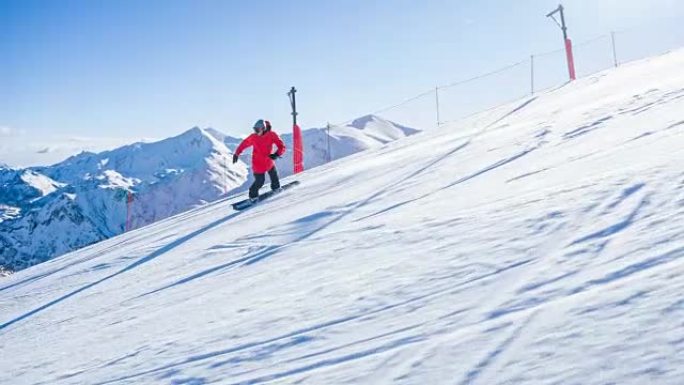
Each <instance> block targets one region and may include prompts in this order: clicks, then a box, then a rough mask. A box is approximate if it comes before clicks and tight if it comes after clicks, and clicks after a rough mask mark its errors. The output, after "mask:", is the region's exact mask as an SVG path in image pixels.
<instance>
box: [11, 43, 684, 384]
mask: <svg viewBox="0 0 684 385" xmlns="http://www.w3.org/2000/svg"><path fill="white" fill-rule="evenodd" d="M682 68H684V51H682V50H679V51H675V52H672V53H669V54H666V55H663V56H659V57H654V58H651V59H648V60H643V61H639V62H634V63H630V64H627V65H624V66H622V67H620V68H619V69H617V70H611V71H608V72H604V73H600V74H598V75H595V76H592V77H589V78H585V79H581V80H579V81H577V82H574V83H573V84H570V85H566V86H564V87H561V88H558V89H556V90H552V91H549V92H547V93H544V94H540V95H538V96H535V97H530V98H528V99H525V100H521V101H518V102H516V103H513V104H511V105H507V106H503V107H500V108H496V109H493V110H490V111H487V112H486V113H482V114H479V115H477V116H475V117H472V118H470V119H468V120H465V121H462V122H459V123H457V124H453V125H450V126H448V127H442V128H440V129H439V130H431V131H428V132H423V133H420V134H417V135H415V136H412V137H409V138H406V139H402V140H399V141H396V142H393V143H390V144H388V145H387V146H385V147H382V148H381V149H378V150H372V151H366V152H364V153H360V154H356V155H353V156H351V157H348V158H346V159H343V160H340V161H337V162H333V163H331V164H329V165H325V166H321V167H319V168H316V169H315V170H311V171H310V172H306V173H304V174H301V175H300V176H298V179H299V180H301V181H302V184H301V185H300V186H299V187H297V188H295V189H292V190H290V191H288V192H286V193H283V194H281V195H278V196H276V197H274V198H273V199H271V200H268V201H266V202H264V203H263V204H260V205H258V206H256V207H254V208H252V209H249V210H247V211H244V212H241V213H235V212H233V211H232V210H231V209H230V203H231V202H232V201H234V200H235V199H237V197H235V198H233V199H228V200H222V201H219V202H215V203H212V204H209V205H207V206H205V207H202V208H199V209H195V210H192V211H189V212H186V213H183V214H180V215H177V216H175V217H172V218H169V219H167V220H164V221H161V222H158V223H155V224H153V225H150V226H148V227H145V228H142V229H139V230H136V231H133V232H131V233H128V234H125V235H123V236H119V237H116V238H112V239H109V240H107V241H103V242H101V243H99V244H96V245H93V246H91V247H88V248H86V249H83V250H79V251H77V252H73V253H70V254H67V255H65V256H62V257H60V258H57V259H55V260H52V261H49V262H46V263H44V264H41V265H39V266H35V267H33V268H29V269H27V270H24V271H21V272H19V273H17V274H14V275H12V276H11V277H9V278H4V279H0V355H1V357H0V383H2V384H12V385H19V384H193V385H199V384H266V383H268V384H315V385H322V384H421V385H422V384H483V385H491V384H582V385H587V384H672V385H677V384H682V383H683V381H684V380H683V379H684V219H683V218H684V217H683V216H684V167H683V166H682V165H684V71H682Z"/></svg>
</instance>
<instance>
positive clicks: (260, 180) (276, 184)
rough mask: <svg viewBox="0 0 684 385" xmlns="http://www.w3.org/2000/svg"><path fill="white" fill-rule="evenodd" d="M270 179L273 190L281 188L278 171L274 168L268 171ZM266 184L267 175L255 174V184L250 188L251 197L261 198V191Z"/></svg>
mask: <svg viewBox="0 0 684 385" xmlns="http://www.w3.org/2000/svg"><path fill="white" fill-rule="evenodd" d="M268 177H269V178H270V179H271V190H277V189H279V188H280V179H279V178H278V170H276V168H275V166H273V167H272V168H271V169H270V170H268ZM264 182H266V174H265V173H264V174H256V173H255V174H254V183H252V185H251V186H250V187H249V197H250V198H256V197H258V196H259V189H260V188H261V187H262V186H263V185H264Z"/></svg>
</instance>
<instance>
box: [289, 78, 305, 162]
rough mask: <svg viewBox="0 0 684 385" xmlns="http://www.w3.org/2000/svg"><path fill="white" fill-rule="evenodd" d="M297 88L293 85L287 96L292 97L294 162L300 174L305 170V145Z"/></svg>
mask: <svg viewBox="0 0 684 385" xmlns="http://www.w3.org/2000/svg"><path fill="white" fill-rule="evenodd" d="M296 92H297V90H296V89H295V88H294V87H292V88H291V89H290V92H288V93H287V96H289V97H290V106H291V107H292V147H293V149H292V161H293V162H292V163H293V165H294V170H293V171H294V173H295V174H298V173H300V172H302V171H304V145H303V143H302V130H301V129H300V128H299V125H298V124H297V99H296V98H295V93H296Z"/></svg>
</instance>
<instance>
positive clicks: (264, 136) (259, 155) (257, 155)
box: [233, 119, 285, 202]
mask: <svg viewBox="0 0 684 385" xmlns="http://www.w3.org/2000/svg"><path fill="white" fill-rule="evenodd" d="M274 144H275V145H276V147H277V150H276V152H273V153H272V151H273V145H274ZM250 146H252V172H253V173H254V183H252V185H251V186H250V187H249V199H250V200H252V201H253V202H255V201H256V200H257V199H258V198H259V189H260V188H261V187H262V186H263V185H264V182H265V181H266V173H268V177H269V178H270V179H271V190H273V191H274V192H277V191H279V190H280V180H279V178H278V170H277V169H276V167H275V162H274V160H276V159H278V158H280V157H281V156H283V154H284V153H285V143H283V141H282V139H280V137H279V136H278V134H276V133H275V132H274V131H271V122H269V121H268V120H264V119H259V120H257V121H256V123H254V133H253V134H251V135H249V136H248V137H247V138H245V140H243V141H242V143H240V145H239V146H238V148H237V149H236V150H235V154H234V155H233V163H236V162H237V161H238V157H239V156H240V154H241V153H242V151H244V150H245V149H246V148H247V147H250Z"/></svg>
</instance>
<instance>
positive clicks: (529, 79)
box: [327, 26, 684, 158]
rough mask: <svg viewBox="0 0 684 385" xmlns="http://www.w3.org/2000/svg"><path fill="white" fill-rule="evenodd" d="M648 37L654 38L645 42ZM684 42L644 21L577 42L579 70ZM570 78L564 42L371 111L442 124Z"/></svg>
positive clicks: (422, 124)
mask: <svg viewBox="0 0 684 385" xmlns="http://www.w3.org/2000/svg"><path fill="white" fill-rule="evenodd" d="M664 35H668V36H667V38H664ZM644 42H646V43H650V42H653V44H639V43H644ZM682 45H684V36H681V35H677V36H669V34H668V33H664V31H663V29H662V28H660V27H659V26H656V28H655V29H653V30H648V29H646V28H644V27H643V26H641V27H632V28H628V29H621V30H615V31H610V32H609V33H605V34H602V35H598V36H595V37H592V38H590V39H586V40H582V41H580V42H577V43H573V50H574V53H575V55H574V57H575V65H576V69H577V74H578V76H579V77H586V76H590V75H592V74H595V73H597V72H600V71H603V70H606V69H608V68H611V67H618V66H619V65H620V64H623V63H625V62H627V61H632V60H636V59H640V58H644V57H647V56H650V55H654V54H658V53H662V52H665V51H667V50H670V49H673V48H676V47H680V46H682ZM568 81H569V80H568V72H567V63H566V56H565V49H564V48H558V49H553V50H549V51H543V52H538V53H533V54H531V55H529V57H528V58H526V59H524V60H520V61H518V62H515V63H511V64H508V65H505V66H502V67H499V68H496V69H493V70H491V71H488V72H484V73H482V74H479V75H476V76H472V77H470V78H466V79H461V80H457V81H454V82H451V83H447V84H443V85H437V86H435V87H432V88H430V89H428V90H426V91H423V92H421V93H418V94H416V95H414V96H412V97H409V98H407V99H405V100H403V101H400V102H398V103H395V104H391V105H388V106H386V107H383V108H380V109H378V110H376V111H373V112H371V113H370V114H372V115H378V116H380V117H382V118H384V119H387V120H391V121H395V122H397V123H400V124H402V125H406V126H410V127H415V128H418V129H426V128H429V127H440V126H442V125H444V124H446V123H452V122H455V121H458V120H460V119H463V118H465V117H467V116H471V115H474V114H476V113H479V112H482V111H485V110H488V109H491V108H495V107H498V106H500V105H502V104H505V103H506V102H510V101H511V100H516V99H519V98H522V97H525V96H528V95H533V94H535V93H538V92H541V91H546V90H548V89H551V88H554V87H558V86H560V85H563V84H565V83H567V82H568ZM352 121H353V119H351V120H348V121H345V122H341V123H337V124H328V126H327V130H328V135H330V134H331V131H332V132H333V133H334V131H335V128H336V127H342V126H346V125H348V124H350V123H351V122H352ZM328 147H329V145H328ZM328 157H329V158H330V155H329V156H328Z"/></svg>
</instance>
